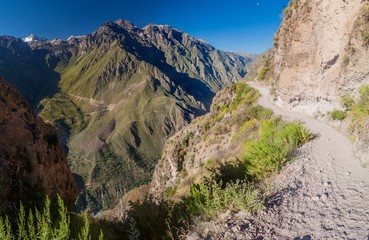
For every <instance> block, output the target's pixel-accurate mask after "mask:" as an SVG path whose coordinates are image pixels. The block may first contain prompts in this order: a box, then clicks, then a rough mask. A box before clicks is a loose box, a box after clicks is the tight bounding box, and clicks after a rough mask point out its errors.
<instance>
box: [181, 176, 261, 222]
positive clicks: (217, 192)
mask: <svg viewBox="0 0 369 240" xmlns="http://www.w3.org/2000/svg"><path fill="white" fill-rule="evenodd" d="M185 202H186V205H187V206H188V208H189V210H190V212H191V213H192V214H195V215H200V214H204V215H206V216H208V217H215V216H216V215H217V214H219V213H221V212H224V211H225V210H227V209H230V210H232V211H240V210H245V211H248V212H251V213H255V212H257V211H259V210H261V208H262V206H263V204H262V202H263V201H262V198H261V194H260V192H259V191H258V190H257V189H256V188H255V187H254V186H253V185H251V184H249V183H247V182H246V181H236V182H230V183H226V184H225V187H223V183H222V182H220V183H217V182H215V181H212V182H210V183H199V184H194V185H192V186H191V188H190V192H189V197H188V198H187V199H186V200H185Z"/></svg>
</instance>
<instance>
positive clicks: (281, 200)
mask: <svg viewBox="0 0 369 240" xmlns="http://www.w3.org/2000/svg"><path fill="white" fill-rule="evenodd" d="M252 86H253V87H255V88H256V89H257V90H259V91H260V93H261V95H262V97H261V98H260V100H259V104H260V105H262V106H263V107H266V108H269V109H272V110H273V111H274V112H275V114H277V115H281V116H283V118H284V119H286V120H291V121H293V120H298V121H301V122H302V123H303V124H304V125H305V126H306V127H308V128H309V129H310V130H311V131H312V132H313V133H314V134H315V135H316V138H315V139H314V140H312V141H311V142H310V143H308V144H306V145H305V146H304V147H303V148H301V149H300V150H299V153H298V154H297V155H298V156H297V159H296V160H295V161H294V162H292V163H291V164H289V165H288V166H286V167H285V168H284V170H283V171H282V172H281V173H280V174H279V175H278V176H277V177H276V179H275V181H274V184H275V186H274V187H275V190H274V193H275V194H274V195H273V196H272V197H271V198H270V199H269V200H268V201H267V207H266V208H265V210H264V211H262V212H261V213H259V214H258V215H257V216H254V217H250V216H248V215H245V214H237V215H232V214H225V216H223V217H222V220H218V221H213V222H201V221H200V223H198V224H197V227H196V229H195V231H194V232H191V233H190V234H189V235H188V239H202V238H205V239H297V240H299V239H304V240H306V239H364V240H367V239H369V169H367V168H364V167H362V165H361V163H360V161H359V160H358V159H356V158H355V156H354V153H353V149H352V143H351V142H350V141H349V140H348V139H347V137H345V136H344V135H342V134H341V133H339V132H338V131H337V130H336V129H334V128H333V127H331V126H329V125H328V124H326V123H324V122H321V121H319V120H316V119H314V118H312V117H310V116H307V115H304V114H302V113H296V112H291V111H286V110H283V109H281V108H279V107H277V106H275V105H274V104H273V103H272V102H271V101H270V99H269V90H268V89H266V88H263V87H259V86H256V85H255V86H254V85H252Z"/></svg>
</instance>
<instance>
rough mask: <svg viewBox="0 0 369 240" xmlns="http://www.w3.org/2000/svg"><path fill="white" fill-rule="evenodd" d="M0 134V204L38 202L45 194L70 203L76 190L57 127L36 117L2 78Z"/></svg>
mask: <svg viewBox="0 0 369 240" xmlns="http://www.w3.org/2000/svg"><path fill="white" fill-rule="evenodd" d="M0 136H1V138H0V172H1V174H0V188H1V193H0V199H1V204H0V207H1V208H5V209H7V208H9V207H11V206H13V204H17V203H18V202H19V201H20V200H22V202H23V203H24V204H26V205H28V204H32V205H33V204H38V203H40V202H39V201H40V200H41V199H43V197H44V196H45V194H47V195H49V196H54V195H55V194H59V195H60V196H61V197H62V198H63V199H64V200H65V201H66V203H67V204H69V205H71V204H73V203H74V201H75V200H76V197H77V195H78V190H77V187H76V183H75V180H74V178H73V176H72V173H71V171H70V169H69V167H68V163H67V159H66V157H65V154H64V151H63V147H62V146H61V144H60V142H59V136H58V132H57V130H56V129H55V128H54V127H53V126H52V125H50V124H47V123H45V122H44V121H43V120H42V119H41V118H39V117H37V116H36V115H35V114H34V113H33V112H32V110H31V108H30V106H29V105H28V103H27V102H26V101H25V100H24V99H23V97H22V96H21V95H20V93H19V92H18V91H17V90H16V89H15V88H14V87H12V86H11V85H9V84H8V83H6V82H5V81H4V80H3V79H0ZM2 210H4V209H2Z"/></svg>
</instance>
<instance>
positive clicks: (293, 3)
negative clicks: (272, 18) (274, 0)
mask: <svg viewBox="0 0 369 240" xmlns="http://www.w3.org/2000/svg"><path fill="white" fill-rule="evenodd" d="M297 7H298V2H297V0H291V1H290V3H289V4H288V6H287V7H286V8H285V9H284V10H283V15H284V16H288V15H289V14H290V13H291V12H292V10H294V9H297Z"/></svg>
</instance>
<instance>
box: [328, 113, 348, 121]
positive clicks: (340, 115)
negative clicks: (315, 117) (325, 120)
mask: <svg viewBox="0 0 369 240" xmlns="http://www.w3.org/2000/svg"><path fill="white" fill-rule="evenodd" d="M330 115H331V117H332V118H333V119H334V120H339V121H342V120H343V119H345V118H346V113H345V112H344V111H341V110H334V111H332V112H330Z"/></svg>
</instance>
